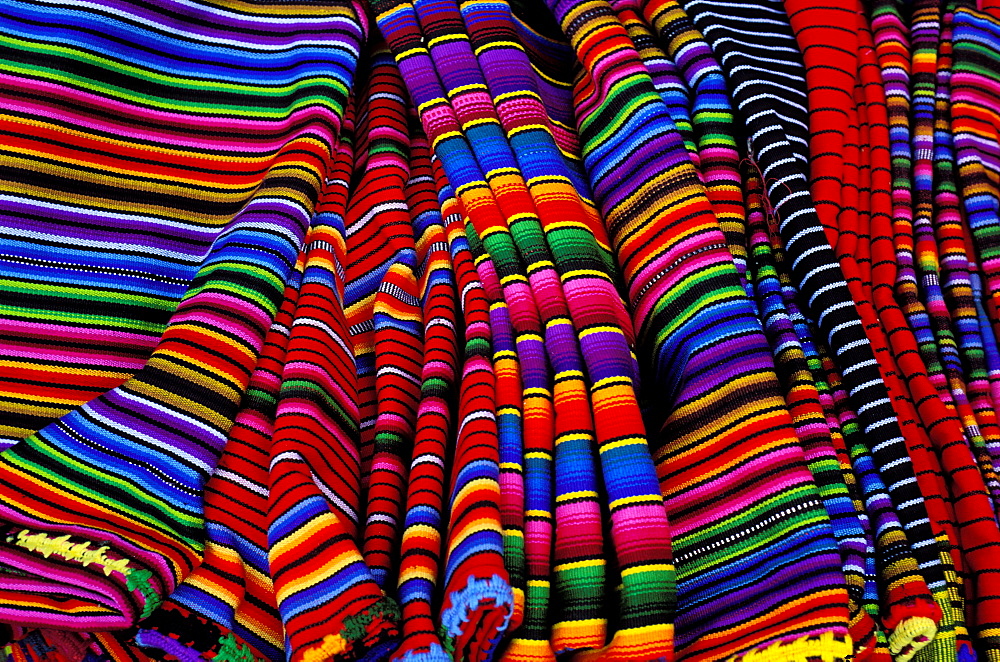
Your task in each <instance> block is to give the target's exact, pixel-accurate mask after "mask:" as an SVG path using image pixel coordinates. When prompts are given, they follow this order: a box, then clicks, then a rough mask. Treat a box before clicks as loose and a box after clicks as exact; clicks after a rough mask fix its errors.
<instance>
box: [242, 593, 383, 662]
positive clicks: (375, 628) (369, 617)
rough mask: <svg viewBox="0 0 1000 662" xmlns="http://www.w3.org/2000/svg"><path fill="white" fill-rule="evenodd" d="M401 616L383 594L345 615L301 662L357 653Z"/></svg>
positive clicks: (303, 654) (309, 650) (311, 661)
mask: <svg viewBox="0 0 1000 662" xmlns="http://www.w3.org/2000/svg"><path fill="white" fill-rule="evenodd" d="M401 619H402V614H401V612H400V611H399V605H397V604H396V601H395V600H393V599H392V598H388V597H383V598H381V599H380V600H378V601H377V602H375V603H374V604H373V605H372V606H370V607H368V609H365V610H364V611H362V612H360V613H357V614H354V615H353V616H348V617H347V618H345V619H344V623H343V625H342V626H341V629H340V632H339V633H338V634H328V635H326V636H325V637H323V641H322V642H320V643H319V644H318V645H316V646H314V647H312V648H310V649H308V650H306V651H304V652H303V653H302V659H303V662H323V661H324V660H328V659H330V658H334V657H336V656H338V655H343V654H344V653H346V652H357V651H355V648H357V647H359V645H360V644H361V643H362V642H363V641H365V640H367V639H371V638H373V637H378V636H379V635H380V634H383V633H387V632H391V631H395V630H396V623H398V622H399V621H400V620H401ZM372 645H374V642H373V644H372ZM359 659H361V658H359ZM223 662H225V661H223Z"/></svg>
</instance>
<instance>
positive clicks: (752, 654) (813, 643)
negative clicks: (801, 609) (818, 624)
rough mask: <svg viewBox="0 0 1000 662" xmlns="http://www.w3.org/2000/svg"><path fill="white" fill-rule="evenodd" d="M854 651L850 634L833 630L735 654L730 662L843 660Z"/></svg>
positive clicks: (833, 661)
mask: <svg viewBox="0 0 1000 662" xmlns="http://www.w3.org/2000/svg"><path fill="white" fill-rule="evenodd" d="M853 653H854V644H853V642H852V641H851V637H850V635H847V634H845V635H843V636H834V634H833V632H824V633H823V634H821V635H819V636H818V637H816V636H810V637H800V638H798V639H795V640H793V641H787V642H785V641H779V642H777V643H775V644H771V645H770V646H767V647H765V648H756V649H754V650H752V651H748V652H746V653H743V654H741V655H734V656H733V657H731V658H729V662H843V660H846V659H849V658H850V657H851V656H852V655H853Z"/></svg>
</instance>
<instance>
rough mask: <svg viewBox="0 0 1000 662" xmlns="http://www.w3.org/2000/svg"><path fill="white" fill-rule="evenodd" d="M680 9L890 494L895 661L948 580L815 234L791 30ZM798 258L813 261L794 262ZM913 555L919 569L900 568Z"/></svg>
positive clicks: (929, 619) (728, 10) (886, 539)
mask: <svg viewBox="0 0 1000 662" xmlns="http://www.w3.org/2000/svg"><path fill="white" fill-rule="evenodd" d="M682 4H684V5H685V7H686V8H687V9H688V10H689V12H690V13H691V14H692V17H693V18H694V21H695V25H696V26H698V27H699V28H700V29H701V30H702V32H703V33H704V34H705V36H706V38H707V39H708V40H709V43H710V44H711V45H712V46H713V49H714V50H715V53H716V57H717V58H719V59H720V62H722V63H723V67H724V69H725V70H726V73H727V74H728V76H729V78H730V83H731V84H732V85H733V96H734V100H735V102H736V106H737V108H738V109H739V111H740V113H741V115H742V116H743V118H744V121H745V122H746V131H747V135H748V136H749V137H750V147H751V152H752V155H753V157H754V159H755V160H756V161H757V163H758V166H759V167H760V169H761V171H762V173H763V176H764V179H765V181H766V182H768V187H767V193H768V197H769V199H770V201H771V203H772V204H773V205H774V208H775V211H776V213H777V215H778V218H779V219H780V232H781V237H782V239H783V241H784V243H785V248H786V251H787V254H788V257H789V259H790V260H791V262H792V277H793V279H794V281H795V282H796V284H797V285H798V288H799V290H800V292H801V294H802V296H803V298H804V299H805V300H806V301H807V303H808V314H809V316H810V318H811V319H812V320H814V321H816V322H817V324H818V326H819V328H820V329H821V331H822V333H823V336H824V337H825V338H824V339H825V340H826V341H827V342H828V343H829V345H830V348H831V349H832V350H833V351H834V355H835V356H836V357H837V360H838V363H839V364H840V367H841V375H842V376H843V379H844V383H845V385H846V387H847V389H848V392H849V394H850V399H851V401H852V403H851V405H852V406H851V408H852V409H853V410H854V411H855V412H857V415H858V419H859V422H860V424H861V426H862V432H863V440H864V443H865V445H866V446H867V448H868V449H869V450H870V452H871V459H872V460H873V461H874V463H875V466H874V469H876V470H877V473H878V476H875V475H871V476H870V480H868V481H864V482H863V485H864V487H865V488H866V489H867V490H875V489H877V485H878V483H879V482H881V483H883V484H884V485H885V486H886V488H887V490H888V492H887V496H888V497H889V498H890V499H889V500H888V501H886V500H883V499H879V498H874V497H875V492H869V502H868V504H867V505H868V508H869V514H870V515H871V517H872V519H873V522H874V523H875V526H876V532H877V536H876V542H877V551H878V553H879V554H880V555H882V558H883V559H885V560H884V561H883V562H882V564H881V566H882V572H883V573H887V574H884V575H883V584H882V585H883V586H884V587H889V586H892V587H894V589H895V590H894V591H893V593H892V594H891V595H890V596H888V604H887V611H888V613H889V614H891V615H888V618H886V619H885V620H884V624H885V626H886V628H887V629H888V630H890V631H891V632H892V635H891V636H890V644H891V649H892V650H893V652H894V653H898V652H900V651H904V650H905V651H908V652H911V653H912V652H915V650H916V649H917V648H919V647H921V646H922V645H926V643H928V642H929V641H930V639H931V637H932V636H933V635H934V633H935V632H936V629H937V621H938V619H939V618H940V614H939V611H938V608H937V606H936V605H935V604H934V603H933V601H932V600H931V599H930V595H929V594H928V592H927V591H928V588H927V587H928V585H932V588H933V589H935V590H940V587H942V586H943V585H944V579H943V573H942V571H941V567H940V561H939V559H938V558H937V554H936V553H935V552H934V551H933V550H934V549H935V547H936V544H935V543H934V541H933V534H932V532H931V531H930V527H929V525H928V519H927V512H926V507H925V505H924V500H923V498H922V496H921V494H920V492H919V491H918V490H917V488H916V485H915V479H914V473H913V467H912V464H911V461H910V459H909V457H908V455H907V445H906V443H905V441H904V438H903V436H902V434H901V432H900V428H899V423H898V420H897V418H896V415H895V412H894V411H893V409H892V407H891V403H892V401H891V400H890V399H889V397H888V396H889V394H888V393H887V391H886V387H885V384H884V383H883V381H882V375H881V374H880V372H879V369H878V365H879V364H878V361H877V360H876V359H875V357H874V353H873V351H872V346H871V345H870V343H869V340H868V338H867V337H866V334H865V325H864V324H862V320H861V319H860V318H859V317H858V314H857V312H856V309H855V308H854V300H853V299H852V294H855V293H856V292H857V289H858V288H857V287H856V286H858V285H860V283H858V281H857V280H852V286H850V287H849V285H848V283H847V281H845V280H844V275H843V274H842V272H841V268H846V267H848V266H850V265H849V264H838V260H837V259H836V258H835V256H834V253H833V251H832V250H831V248H830V244H829V243H828V241H829V239H836V236H835V235H834V232H833V231H832V230H830V228H831V225H830V224H823V225H821V224H820V221H819V219H818V217H817V215H816V210H815V209H814V208H813V207H812V202H811V199H810V195H809V189H808V187H807V182H808V179H807V171H808V170H807V164H808V159H807V153H808V135H804V130H805V129H806V127H807V122H808V121H809V117H808V116H807V113H806V81H805V73H806V72H805V70H804V68H803V66H802V64H801V61H800V60H799V51H798V48H797V46H796V42H795V38H794V36H793V33H792V29H791V27H790V25H789V23H788V18H787V16H786V14H785V12H784V9H783V7H782V5H781V4H779V3H777V2H769V1H761V2H754V3H740V4H738V5H737V4H735V3H731V2H723V1H721V0H720V1H713V2H697V3H696V2H693V1H691V2H684V3H682ZM823 230H827V232H826V233H824V232H823ZM830 235H833V236H830ZM803 255H806V256H808V260H803V259H800V257H801V256H803ZM849 275H850V274H849ZM862 312H864V311H862ZM869 312H870V311H869ZM866 321H869V322H870V320H866ZM876 324H877V322H876ZM855 470H856V471H859V470H862V469H861V465H858V464H856V466H855ZM875 478H879V479H880V480H878V481H876V480H875ZM897 516H898V520H897ZM911 539H912V540H911ZM928 541H930V545H931V546H930V547H928V544H927V542H928ZM914 557H915V560H916V562H917V564H919V565H917V564H914V562H913V561H912V560H907V559H913V558H914ZM889 559H892V561H891V562H890V561H889ZM924 575H926V576H927V582H926V583H925V580H924Z"/></svg>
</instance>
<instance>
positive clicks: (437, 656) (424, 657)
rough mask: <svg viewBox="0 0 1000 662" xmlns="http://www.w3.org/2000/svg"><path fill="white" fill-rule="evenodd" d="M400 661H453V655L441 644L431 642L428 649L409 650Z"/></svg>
mask: <svg viewBox="0 0 1000 662" xmlns="http://www.w3.org/2000/svg"><path fill="white" fill-rule="evenodd" d="M398 662H451V655H449V654H448V653H446V652H445V650H444V648H442V647H441V646H440V645H439V644H431V645H430V646H428V647H427V650H423V651H419V650H408V651H406V653H405V654H404V655H403V657H401V658H399V660H398Z"/></svg>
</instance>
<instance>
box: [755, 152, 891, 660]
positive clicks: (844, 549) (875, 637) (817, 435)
mask: <svg viewBox="0 0 1000 662" xmlns="http://www.w3.org/2000/svg"><path fill="white" fill-rule="evenodd" d="M744 178H745V180H746V182H747V183H746V188H747V208H748V210H749V212H750V213H749V214H748V230H749V236H748V243H747V253H748V255H749V260H748V279H749V280H750V281H751V282H752V283H753V289H754V298H755V301H756V303H757V307H758V311H759V313H758V314H759V317H760V319H762V320H763V321H764V330H765V333H766V334H767V336H768V340H769V342H770V345H771V350H772V352H773V353H774V356H775V365H776V367H777V368H778V377H779V379H780V380H781V382H782V386H783V387H784V389H785V393H786V395H785V399H786V401H787V403H788V407H789V411H790V413H791V414H792V420H793V422H794V424H795V429H796V433H797V435H798V438H799V440H800V441H801V442H802V446H803V450H804V451H805V455H806V460H807V462H808V465H809V469H810V471H811V472H812V475H813V478H814V479H815V480H816V484H817V487H818V488H819V492H820V495H821V496H822V498H823V503H824V506H825V507H826V510H827V513H828V514H829V516H830V521H831V523H832V525H833V530H834V534H835V536H836V537H837V543H838V547H839V548H840V551H841V556H842V558H843V570H844V577H845V580H846V582H847V588H848V597H849V600H850V602H849V607H850V613H851V626H850V634H851V639H852V641H853V643H854V654H855V658H856V659H872V660H877V659H881V660H887V659H890V657H889V651H888V649H884V650H883V649H879V650H874V649H875V648H876V647H877V646H878V644H879V643H880V642H882V641H884V638H885V636H884V633H882V632H881V628H880V627H879V625H878V624H877V623H876V621H875V620H874V619H873V618H872V616H871V614H869V612H868V611H867V610H866V609H865V607H866V604H865V603H866V599H865V580H866V578H865V566H866V563H867V561H866V556H867V555H868V553H869V550H868V548H867V543H868V540H866V535H865V526H864V524H863V523H862V522H861V520H860V518H859V515H860V512H859V511H858V510H856V509H855V505H854V503H853V501H852V494H851V490H850V488H849V486H848V484H847V483H846V482H845V476H844V473H843V472H842V470H841V465H840V459H839V457H838V454H837V449H836V447H835V446H834V442H833V439H832V437H831V430H830V429H829V427H828V424H827V420H826V414H825V412H824V411H823V406H822V404H821V400H820V394H819V391H818V390H817V387H816V383H815V380H814V377H813V375H812V373H811V371H810V367H809V363H808V359H807V357H806V353H805V350H804V348H803V345H802V343H801V341H800V340H799V337H798V335H797V333H796V328H795V325H794V323H793V321H792V317H791V314H790V311H789V310H788V307H787V304H786V301H785V297H784V295H783V292H782V284H781V280H780V276H779V273H778V268H779V265H778V263H777V261H776V260H775V256H774V252H773V248H772V236H771V228H770V225H771V223H769V222H768V221H769V219H768V218H767V216H768V214H769V212H770V210H769V209H768V207H767V204H766V198H765V194H764V189H763V182H761V180H760V175H759V173H758V172H753V171H752V169H751V167H750V165H749V164H746V165H744ZM880 635H881V636H880Z"/></svg>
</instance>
